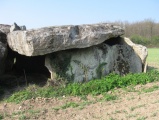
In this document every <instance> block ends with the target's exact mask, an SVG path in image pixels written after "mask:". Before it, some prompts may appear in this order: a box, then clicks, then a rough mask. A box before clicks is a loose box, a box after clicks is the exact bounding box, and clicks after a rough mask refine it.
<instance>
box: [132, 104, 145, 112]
mask: <svg viewBox="0 0 159 120" xmlns="http://www.w3.org/2000/svg"><path fill="white" fill-rule="evenodd" d="M144 106H145V104H143V105H138V106H135V107H131V108H130V110H131V111H134V110H135V109H137V108H141V107H144Z"/></svg>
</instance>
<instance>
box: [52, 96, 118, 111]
mask: <svg viewBox="0 0 159 120" xmlns="http://www.w3.org/2000/svg"><path fill="white" fill-rule="evenodd" d="M116 99H117V96H116V95H109V94H105V95H104V96H103V98H99V99H97V98H96V99H95V100H91V101H89V100H85V101H83V102H80V103H76V102H67V103H65V104H64V105H62V106H58V107H54V108H53V109H54V110H55V111H58V110H60V109H67V108H70V107H71V108H77V107H79V108H80V109H83V108H84V107H85V106H86V105H90V104H94V103H96V102H100V101H111V100H116Z"/></svg>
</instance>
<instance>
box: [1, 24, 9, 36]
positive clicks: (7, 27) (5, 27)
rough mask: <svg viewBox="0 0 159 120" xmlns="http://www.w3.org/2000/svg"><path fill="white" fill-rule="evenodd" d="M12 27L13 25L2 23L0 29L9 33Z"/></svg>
mask: <svg viewBox="0 0 159 120" xmlns="http://www.w3.org/2000/svg"><path fill="white" fill-rule="evenodd" d="M10 27H11V26H10V25H5V24H0V31H1V32H2V33H5V34H8V33H9V32H10V31H9V29H10Z"/></svg>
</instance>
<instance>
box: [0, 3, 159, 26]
mask: <svg viewBox="0 0 159 120" xmlns="http://www.w3.org/2000/svg"><path fill="white" fill-rule="evenodd" d="M0 11H1V14H0V24H13V23H14V22H16V23H17V24H18V25H26V27H27V28H28V29H31V28H40V27H45V26H53V25H67V24H69V25H70V24H73V25H74V24H91V23H100V22H107V21H111V22H113V21H118V20H121V21H129V22H135V21H141V20H144V19H152V20H154V21H155V22H159V0H0Z"/></svg>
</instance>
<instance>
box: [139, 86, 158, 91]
mask: <svg viewBox="0 0 159 120" xmlns="http://www.w3.org/2000/svg"><path fill="white" fill-rule="evenodd" d="M158 89H159V86H158V85H154V86H152V87H150V88H147V89H143V90H142V91H143V92H144V93H148V92H153V91H155V90H158Z"/></svg>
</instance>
